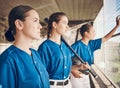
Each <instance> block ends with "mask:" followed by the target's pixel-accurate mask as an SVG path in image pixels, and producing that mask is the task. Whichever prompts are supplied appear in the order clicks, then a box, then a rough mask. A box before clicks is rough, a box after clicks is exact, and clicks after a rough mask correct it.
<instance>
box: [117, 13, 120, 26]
mask: <svg viewBox="0 0 120 88" xmlns="http://www.w3.org/2000/svg"><path fill="white" fill-rule="evenodd" d="M116 25H117V26H120V15H118V16H117V17H116Z"/></svg>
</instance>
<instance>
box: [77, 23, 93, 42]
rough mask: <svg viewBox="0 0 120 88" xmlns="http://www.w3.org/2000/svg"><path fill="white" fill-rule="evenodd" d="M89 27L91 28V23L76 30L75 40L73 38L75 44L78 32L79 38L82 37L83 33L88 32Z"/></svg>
mask: <svg viewBox="0 0 120 88" xmlns="http://www.w3.org/2000/svg"><path fill="white" fill-rule="evenodd" d="M91 26H92V25H91V23H87V24H84V25H82V27H80V28H78V29H77V34H76V38H75V42H76V41H77V39H78V34H79V32H80V34H81V36H84V33H85V32H86V31H89V27H91Z"/></svg>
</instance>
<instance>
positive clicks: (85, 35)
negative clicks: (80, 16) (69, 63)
mask: <svg viewBox="0 0 120 88" xmlns="http://www.w3.org/2000/svg"><path fill="white" fill-rule="evenodd" d="M119 26H120V19H119V16H118V17H117V18H116V26H115V27H114V28H113V29H112V30H111V31H110V32H109V33H108V34H107V35H105V36H104V37H102V38H99V39H95V40H93V39H94V36H95V30H94V28H93V26H92V25H91V24H85V25H83V26H82V27H81V28H79V29H78V30H79V31H80V34H81V36H82V39H80V40H79V41H77V42H75V43H74V44H73V45H72V47H73V49H74V50H75V51H76V53H78V55H79V56H80V57H81V58H82V60H83V61H85V62H88V64H89V65H92V64H94V51H96V50H98V49H100V48H101V44H102V43H104V42H105V41H107V40H108V39H110V38H111V36H112V35H113V34H114V32H115V31H116V30H117V29H118V27H119ZM71 81H72V86H73V88H78V86H79V88H90V83H89V76H85V77H83V78H74V77H71Z"/></svg>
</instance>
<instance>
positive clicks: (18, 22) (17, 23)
mask: <svg viewBox="0 0 120 88" xmlns="http://www.w3.org/2000/svg"><path fill="white" fill-rule="evenodd" d="M15 26H16V28H17V29H18V30H22V29H23V22H22V21H21V20H19V19H17V20H16V21H15Z"/></svg>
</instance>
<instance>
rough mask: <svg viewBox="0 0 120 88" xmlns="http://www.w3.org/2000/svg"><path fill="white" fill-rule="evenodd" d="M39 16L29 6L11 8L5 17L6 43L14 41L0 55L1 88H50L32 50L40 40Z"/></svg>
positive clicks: (45, 73)
mask: <svg viewBox="0 0 120 88" xmlns="http://www.w3.org/2000/svg"><path fill="white" fill-rule="evenodd" d="M39 20H40V19H39V15H38V13H37V12H36V11H35V10H34V9H33V8H32V7H30V6H24V5H19V6H16V7H14V8H13V9H12V10H11V11H10V13H9V17H8V23H9V29H8V30H7V32H6V33H5V36H6V39H7V40H8V41H11V42H12V41H14V42H13V45H11V46H10V47H9V48H7V49H6V50H5V51H4V52H3V53H2V54H1V55H0V86H1V87H2V88H50V86H49V76H48V73H47V71H46V69H45V67H44V65H43V64H42V62H41V61H40V56H39V54H38V53H37V51H35V50H34V49H32V48H31V44H32V41H33V40H38V39H39V38H40V29H41V28H42V26H41V24H40V22H39Z"/></svg>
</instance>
